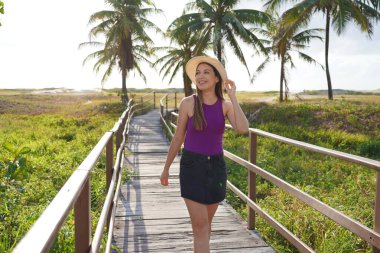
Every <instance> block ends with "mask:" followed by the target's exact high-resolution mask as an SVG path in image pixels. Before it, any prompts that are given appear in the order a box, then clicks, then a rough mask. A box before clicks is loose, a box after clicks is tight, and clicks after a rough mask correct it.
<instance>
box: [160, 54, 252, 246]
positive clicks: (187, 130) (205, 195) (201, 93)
mask: <svg viewBox="0 0 380 253" xmlns="http://www.w3.org/2000/svg"><path fill="white" fill-rule="evenodd" d="M185 69H186V74H187V75H188V76H189V78H190V79H191V80H192V82H193V83H194V84H196V87H197V95H192V96H189V97H185V98H184V99H183V100H182V101H181V104H180V106H179V111H178V123H177V129H176V132H175V134H174V136H173V139H172V141H171V144H170V147H169V151H168V155H167V158H166V163H165V166H164V169H163V171H162V174H161V178H160V179H161V184H162V185H164V186H167V185H168V183H169V182H168V178H169V168H170V165H171V164H172V162H173V160H174V158H175V156H176V155H177V153H178V152H179V149H180V148H181V146H182V143H183V142H184V150H183V152H182V157H181V161H180V186H181V197H183V199H184V201H185V204H186V207H187V210H188V212H189V215H190V219H191V224H192V228H193V236H194V252H202V253H203V252H210V235H211V222H212V219H213V217H214V214H215V212H216V210H217V208H218V205H219V202H221V201H222V200H223V199H224V198H225V196H226V181H227V173H226V165H225V162H224V157H223V146H222V140H223V133H224V127H225V122H224V120H225V118H226V117H227V118H228V120H229V122H230V123H231V125H232V126H233V128H234V129H235V130H236V131H237V132H239V133H247V132H248V121H247V118H246V117H245V115H244V113H243V111H242V110H241V108H240V106H239V103H238V101H237V99H236V95H235V93H236V86H235V83H234V82H233V81H231V80H229V79H227V73H226V71H225V69H224V67H223V65H222V64H221V63H220V62H219V61H218V60H217V59H214V58H211V57H208V56H197V57H194V58H192V59H190V60H189V61H188V63H187V64H186V68H185ZM223 88H224V89H225V90H226V92H227V94H228V96H229V98H230V101H225V100H224V98H223Z"/></svg>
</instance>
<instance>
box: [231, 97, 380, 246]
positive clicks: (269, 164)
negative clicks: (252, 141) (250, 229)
mask: <svg viewBox="0 0 380 253" xmlns="http://www.w3.org/2000/svg"><path fill="white" fill-rule="evenodd" d="M243 108H244V111H245V112H246V113H247V116H248V117H250V122H251V127H253V128H258V129H262V130H265V131H268V132H272V133H275V134H278V135H282V136H285V137H288V138H292V139H296V140H299V141H304V142H308V143H312V144H315V145H319V146H322V147H327V148H332V149H335V150H340V151H343V152H348V153H352V154H356V155H360V156H364V157H368V158H372V159H377V160H379V159H380V139H379V136H380V135H379V126H380V105H379V104H378V103H372V102H368V101H360V99H358V100H356V101H347V100H336V101H334V102H329V101H325V100H318V101H308V102H306V103H305V102H303V103H298V102H297V103H296V102H291V103H284V104H245V105H244V106H243ZM224 145H225V148H226V149H227V150H229V151H231V152H233V153H235V154H240V156H241V157H242V158H245V159H247V157H248V139H247V137H245V136H239V135H236V134H235V133H233V132H231V131H228V132H227V133H226V139H225V142H224ZM257 152H258V154H257V164H258V165H259V166H260V167H261V168H264V169H265V170H267V171H269V172H271V173H272V174H274V175H276V176H277V177H280V178H281V179H283V180H285V181H287V182H289V183H290V184H292V185H294V186H296V187H298V188H300V189H301V190H303V191H305V192H306V193H308V194H310V195H311V196H313V197H315V198H317V199H319V200H321V201H323V202H325V203H326V204H328V205H330V206H331V207H333V208H336V209H337V210H339V211H341V212H343V213H345V214H346V215H348V216H350V217H352V218H353V219H355V220H357V221H359V222H361V223H363V224H364V225H366V226H368V227H370V228H372V227H373V216H374V200H375V181H376V174H375V172H374V170H372V169H369V168H365V167H363V166H358V165H354V164H351V163H348V162H344V161H341V160H339V159H336V158H330V157H328V156H325V155H321V154H315V153H312V152H309V151H304V150H301V149H299V148H295V147H291V146H289V145H286V144H281V143H279V142H276V141H273V140H270V139H267V138H264V137H259V138H258V150H257ZM228 167H229V180H230V181H231V182H232V183H233V184H235V185H236V186H238V187H239V188H240V189H241V190H243V191H244V192H247V180H246V178H247V171H246V169H245V168H242V167H241V166H238V165H236V164H234V163H232V162H231V161H228ZM257 194H258V197H257V202H258V203H259V204H260V206H262V208H263V209H264V210H266V211H267V212H268V213H269V214H271V215H272V216H273V217H275V218H276V219H277V220H279V221H280V222H281V223H282V224H283V225H285V226H286V227H287V228H288V229H289V230H290V231H292V232H293V233H294V234H296V235H297V236H298V237H299V238H301V239H302V240H303V241H304V242H305V243H306V244H308V245H309V246H311V247H312V248H313V249H315V251H316V252H371V246H370V245H368V243H366V242H365V241H363V240H361V239H360V238H358V237H357V236H355V235H353V234H352V233H351V232H349V231H348V230H346V229H344V228H342V227H340V226H339V225H337V224H335V223H334V222H333V221H331V220H330V219H328V218H326V217H325V216H323V215H322V214H320V213H318V212H316V211H315V210H313V209H312V208H310V207H307V206H306V205H305V204H303V203H302V202H300V201H299V200H297V199H295V198H294V197H292V196H290V195H289V194H287V193H285V192H283V191H282V190H281V189H279V188H277V187H275V186H274V185H273V184H271V183H270V182H267V181H266V180H264V179H262V178H260V177H258V178H257ZM228 201H229V202H230V203H231V204H232V205H233V206H234V207H235V208H236V209H237V210H238V211H239V212H240V213H241V215H242V216H243V217H246V216H247V211H246V207H245V204H243V203H241V201H240V200H238V198H237V197H236V196H234V195H233V194H232V193H229V194H228ZM256 226H257V230H258V231H259V232H260V234H261V235H262V236H263V237H264V238H265V239H266V240H267V241H268V243H270V244H271V246H273V247H274V248H275V249H276V250H277V251H278V252H297V250H296V249H295V248H294V247H292V246H290V245H289V243H288V242H287V241H286V240H284V239H283V238H282V236H280V235H279V234H278V233H277V232H275V231H274V229H273V228H271V227H270V226H269V225H268V224H267V223H266V222H265V221H264V220H263V219H261V218H258V219H257V224H256Z"/></svg>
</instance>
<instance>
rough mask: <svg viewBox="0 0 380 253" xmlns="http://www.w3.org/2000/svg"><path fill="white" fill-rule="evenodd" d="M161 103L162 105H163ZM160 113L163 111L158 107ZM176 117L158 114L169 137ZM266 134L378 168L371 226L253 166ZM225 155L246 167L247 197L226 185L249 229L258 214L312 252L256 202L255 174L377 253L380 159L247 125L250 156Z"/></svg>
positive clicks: (300, 247)
mask: <svg viewBox="0 0 380 253" xmlns="http://www.w3.org/2000/svg"><path fill="white" fill-rule="evenodd" d="M162 106H163V105H162V103H161V108H162ZM161 112H162V110H161ZM177 118H178V114H177V113H175V112H172V113H171V116H169V114H168V115H166V117H164V115H162V114H161V119H162V123H163V126H164V127H165V128H166V129H167V131H168V133H169V134H170V135H171V136H172V135H173V130H172V129H171V128H173V129H175V128H176V124H175V123H174V121H175V119H177ZM226 127H227V128H232V127H231V125H228V124H226ZM258 136H261V137H266V138H270V139H273V140H277V141H280V142H283V143H286V144H289V145H292V146H296V147H298V148H301V149H306V150H309V151H312V152H316V153H321V154H325V155H327V156H331V157H336V158H339V159H342V160H345V161H348V162H352V163H356V164H360V165H363V166H365V167H368V168H371V169H374V170H376V171H377V183H376V196H375V212H374V213H375V214H374V216H375V217H374V228H373V229H371V228H368V227H366V226H364V225H363V224H361V223H359V222H358V221H356V220H354V219H352V218H350V217H349V216H347V215H345V214H343V213H342V212H340V211H338V210H336V209H334V208H332V207H330V206H328V205H327V204H325V203H323V202H322V201H320V200H318V199H316V198H314V197H312V196H310V195H309V194H307V193H305V192H303V191H302V190H300V189H298V188H297V187H295V186H293V185H291V184H289V183H287V182H286V181H284V180H282V179H280V178H278V177H276V176H275V175H273V174H271V173H269V172H268V171H266V170H264V169H262V168H260V167H259V166H257V165H256V160H257V157H256V155H257V153H256V150H257V137H258ZM224 156H225V157H227V158H229V159H231V160H232V161H234V162H236V163H238V164H240V165H242V166H244V167H245V168H247V169H248V172H249V173H248V196H247V195H246V194H244V193H243V192H242V191H240V190H239V189H238V188H237V187H236V186H234V185H233V184H232V183H231V182H229V181H227V186H228V188H229V189H230V190H231V191H233V192H234V193H235V194H237V196H239V198H240V199H241V200H243V201H244V202H245V203H247V205H248V229H251V230H252V229H254V228H255V214H256V213H257V214H258V215H260V216H261V217H262V218H263V219H265V220H266V221H267V222H268V223H269V224H270V225H271V226H272V227H273V228H275V229H276V231H278V232H279V233H280V234H281V235H282V236H283V237H284V238H285V239H287V240H288V241H289V242H290V243H291V244H292V245H293V246H295V247H296V248H297V249H298V250H299V251H301V252H314V250H313V249H311V248H310V247H309V246H308V245H306V244H305V243H304V242H302V241H301V239H299V238H298V237H297V236H296V235H294V234H293V233H292V232H291V231H289V230H288V229H287V228H286V227H285V226H283V225H282V224H281V223H279V222H278V221H277V220H276V219H274V218H273V217H272V216H270V215H269V214H268V213H267V212H265V211H264V210H263V209H262V208H261V207H260V206H259V205H258V204H257V203H256V202H255V199H256V176H257V175H259V176H261V177H262V178H264V179H266V180H268V181H269V182H271V183H273V184H274V185H276V186H277V187H279V188H281V189H282V190H284V191H286V192H287V193H289V194H290V195H292V196H294V197H296V198H297V199H299V200H301V201H302V202H304V203H305V204H306V205H308V206H310V207H312V208H314V209H315V210H317V211H319V212H320V213H322V214H324V215H325V216H327V217H329V218H330V219H332V220H333V221H335V222H336V223H338V224H339V225H341V226H343V227H345V228H346V229H348V230H350V231H351V232H353V233H354V234H355V235H357V236H359V237H360V238H362V239H363V240H365V241H366V242H368V243H369V244H371V245H372V246H373V252H375V253H380V162H379V161H376V160H371V159H368V158H364V157H360V156H356V155H352V154H348V153H344V152H340V151H335V150H331V149H327V148H323V147H319V146H316V145H311V144H308V143H304V142H301V141H296V140H293V139H289V138H286V137H282V136H279V135H275V134H272V133H268V132H265V131H262V130H259V129H254V128H250V129H249V157H248V160H245V159H243V158H241V157H239V156H237V155H235V154H233V153H231V152H229V151H227V150H224Z"/></svg>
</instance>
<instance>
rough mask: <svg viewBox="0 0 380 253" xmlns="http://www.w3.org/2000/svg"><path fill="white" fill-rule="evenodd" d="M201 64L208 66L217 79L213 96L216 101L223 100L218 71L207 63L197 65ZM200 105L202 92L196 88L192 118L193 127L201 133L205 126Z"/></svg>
mask: <svg viewBox="0 0 380 253" xmlns="http://www.w3.org/2000/svg"><path fill="white" fill-rule="evenodd" d="M202 63H204V64H207V65H209V66H210V67H211V68H212V69H213V70H214V73H215V75H216V76H217V77H218V79H219V81H218V82H217V83H216V85H215V94H216V96H217V97H218V99H222V100H224V97H223V90H222V77H221V76H220V74H219V72H218V70H217V69H216V68H215V67H214V66H213V65H211V64H209V63H207V62H201V63H199V64H198V66H199V65H200V64H202ZM198 66H197V68H198ZM202 103H203V97H202V91H201V90H200V89H198V87H197V96H196V99H195V101H194V116H193V127H194V128H195V129H196V130H197V131H202V130H203V129H204V128H205V127H206V126H207V122H206V119H205V115H204V113H203V108H202Z"/></svg>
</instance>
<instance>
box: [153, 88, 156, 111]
mask: <svg viewBox="0 0 380 253" xmlns="http://www.w3.org/2000/svg"><path fill="white" fill-rule="evenodd" d="M153 109H156V92H155V91H153Z"/></svg>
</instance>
